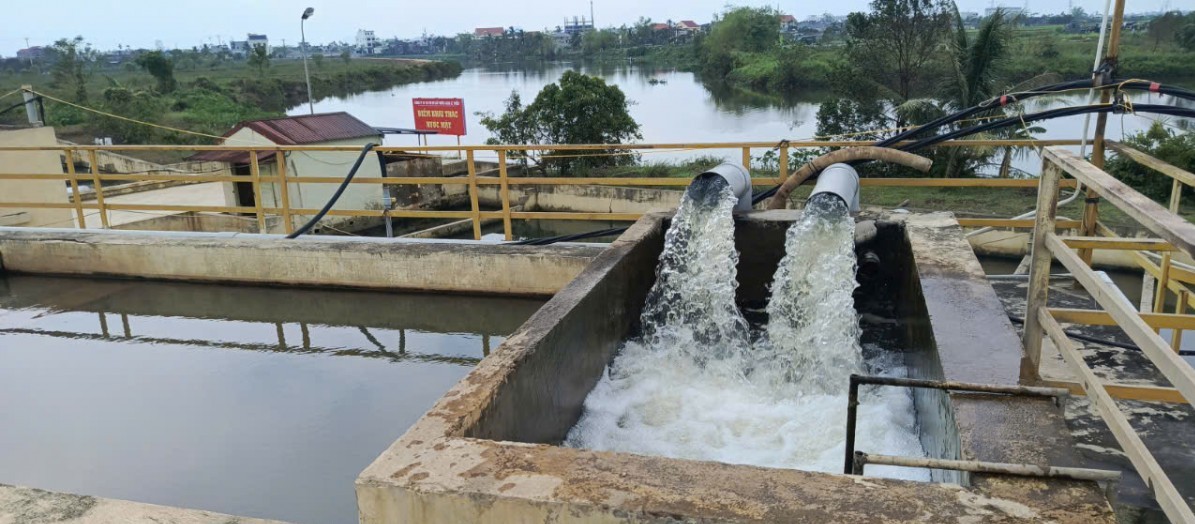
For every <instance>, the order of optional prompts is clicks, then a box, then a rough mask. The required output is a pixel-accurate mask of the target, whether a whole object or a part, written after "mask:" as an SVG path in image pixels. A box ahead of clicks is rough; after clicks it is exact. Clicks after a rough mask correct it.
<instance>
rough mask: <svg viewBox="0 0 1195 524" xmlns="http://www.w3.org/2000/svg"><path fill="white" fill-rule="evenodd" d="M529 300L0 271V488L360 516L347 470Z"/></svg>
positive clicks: (417, 410)
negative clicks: (10, 486)
mask: <svg viewBox="0 0 1195 524" xmlns="http://www.w3.org/2000/svg"><path fill="white" fill-rule="evenodd" d="M540 305H541V302H540V301H538V300H526V299H506V298H481V297H463V296H449V297H444V296H434V295H410V294H397V293H381V292H364V291H343V290H296V289H283V288H267V287H252V286H220V285H199V284H185V283H165V282H150V281H131V280H86V279H79V278H56V277H43V276H15V275H8V276H4V275H0V483H3V484H16V485H26V486H31V487H37V488H42V489H48V490H53V491H63V492H72V493H81V494H87V495H95V496H102V497H111V498H119V499H128V500H134V501H138V502H148V503H154V504H164V505H172V506H183V507H191V508H200V509H206V510H212V511H218V512H223V513H230V514H234V515H244V516H256V517H266V518H274V519H282V520H287V521H293V522H311V523H338V522H340V523H350V522H356V521H357V511H356V499H355V495H354V491H353V482H354V479H355V478H356V476H357V474H358V473H359V472H360V471H361V470H362V469H363V468H364V467H365V466H366V465H367V464H369V462H370V461H371V460H373V458H374V457H375V456H376V455H377V453H378V451H379V450H381V449H385V448H386V447H387V446H388V445H390V443H391V442H393V441H394V439H395V438H397V437H398V436H399V435H401V434H402V433H403V432H404V431H406V429H407V427H408V426H409V425H410V424H412V423H413V422H414V421H415V420H416V419H417V418H418V417H419V416H420V415H421V414H422V413H423V412H424V411H425V410H426V409H427V408H428V407H430V406H431V404H432V403H433V402H434V401H435V400H436V399H437V398H439V397H440V395H441V394H443V392H444V391H445V390H447V389H448V388H449V387H450V386H451V385H452V384H453V383H455V382H456V381H457V380H458V379H460V378H461V377H462V376H464V375H465V373H467V372H468V371H469V370H470V369H471V367H472V366H473V365H474V364H475V363H476V362H478V361H479V360H480V359H481V357H482V356H483V355H484V354H486V353H487V352H488V351H489V349H491V348H495V347H497V345H498V344H499V343H500V342H501V341H502V340H503V339H504V337H505V336H506V335H507V334H509V333H511V332H513V331H514V330H515V329H516V328H517V327H518V326H519V325H520V324H521V323H522V322H523V321H524V320H526V319H527V317H529V316H530V315H531V313H533V312H534V311H535V310H536V309H537V308H538V307H539V306H540Z"/></svg>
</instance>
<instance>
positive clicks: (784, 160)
mask: <svg viewBox="0 0 1195 524" xmlns="http://www.w3.org/2000/svg"><path fill="white" fill-rule="evenodd" d="M779 160H780V179H779V180H777V181H776V183H777V184H783V183H784V181H785V180H788V146H780V159H779Z"/></svg>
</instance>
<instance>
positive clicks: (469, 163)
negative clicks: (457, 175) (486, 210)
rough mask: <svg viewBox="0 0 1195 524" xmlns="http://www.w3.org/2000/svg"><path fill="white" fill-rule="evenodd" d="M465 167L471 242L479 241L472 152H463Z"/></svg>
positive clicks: (475, 177) (479, 233)
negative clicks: (467, 180)
mask: <svg viewBox="0 0 1195 524" xmlns="http://www.w3.org/2000/svg"><path fill="white" fill-rule="evenodd" d="M465 166H466V167H467V168H468V170H469V206H470V207H469V210H470V217H469V218H471V219H472V220H473V240H481V208H480V207H479V205H478V204H477V166H476V165H475V164H474V163H473V150H472V149H470V150H468V151H466V152H465Z"/></svg>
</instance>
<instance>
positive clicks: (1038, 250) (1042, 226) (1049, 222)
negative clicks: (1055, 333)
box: [1021, 160, 1062, 380]
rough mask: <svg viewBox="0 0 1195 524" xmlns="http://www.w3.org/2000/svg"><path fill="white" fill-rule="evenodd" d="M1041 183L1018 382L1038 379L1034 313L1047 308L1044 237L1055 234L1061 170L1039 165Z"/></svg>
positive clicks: (1047, 267)
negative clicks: (1022, 353) (1019, 380)
mask: <svg viewBox="0 0 1195 524" xmlns="http://www.w3.org/2000/svg"><path fill="white" fill-rule="evenodd" d="M1042 164H1043V165H1042V172H1041V180H1040V181H1039V182H1038V186H1037V217H1036V219H1035V221H1034V226H1033V251H1031V252H1030V253H1029V254H1030V257H1031V258H1030V260H1031V262H1030V265H1029V294H1028V296H1027V297H1026V298H1025V334H1024V339H1023V344H1024V346H1025V358H1024V359H1023V360H1022V361H1021V378H1022V379H1027V380H1033V379H1036V378H1038V375H1039V366H1040V364H1041V344H1042V336H1043V335H1044V334H1045V331H1043V330H1042V326H1041V321H1040V320H1039V319H1038V316H1037V312H1038V310H1039V309H1041V308H1045V307H1046V306H1047V303H1046V300H1047V299H1048V298H1049V291H1050V264H1051V262H1053V260H1054V257H1053V256H1052V255H1051V253H1050V248H1049V246H1047V245H1046V237H1047V236H1048V235H1052V234H1054V221H1055V219H1056V218H1057V216H1058V182H1059V180H1060V179H1061V178H1062V170H1061V169H1060V168H1059V167H1058V166H1056V165H1054V164H1053V163H1052V162H1050V161H1049V160H1043V161H1042Z"/></svg>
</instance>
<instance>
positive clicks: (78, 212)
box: [0, 140, 1078, 240]
mask: <svg viewBox="0 0 1195 524" xmlns="http://www.w3.org/2000/svg"><path fill="white" fill-rule="evenodd" d="M1074 143H1078V141H1077V140H956V141H951V142H947V143H944V144H943V145H944V146H946V147H972V146H1025V147H1029V146H1033V147H1040V146H1042V145H1048V144H1074ZM863 144H870V143H869V142H859V141H825V140H811V141H790V142H780V143H775V142H708V143H666V144H532V145H518V144H507V145H489V144H487V145H461V146H409V147H408V146H379V147H377V148H375V150H376V151H378V152H382V153H396V152H403V153H430V152H443V151H463V152H464V153H465V155H462V156H464V157H465V159H464V160H463V161H464V163H465V164H466V170H467V172H468V175H466V176H433V177H357V178H354V179H353V180H351V181H350V183H351V184H357V185H374V186H378V185H381V186H394V185H459V186H466V187H467V191H468V194H469V200H470V209H469V210H468V211H459V212H458V211H438V210H421V209H389V210H383V209H343V208H342V209H334V210H332V211H330V212H329V213H328V214H329V215H331V216H352V217H385V218H387V219H388V218H429V219H445V218H452V219H469V220H471V221H473V233H474V238H475V239H480V237H481V222H482V221H483V220H494V219H501V220H502V222H503V230H504V232H505V236H506V238H507V239H508V240H509V239H512V238H513V232H512V226H511V220H513V219H558V220H618V221H632V220H636V219H638V218H639V217H640V216H641V215H642V213H594V212H541V211H527V210H517V209H516V208H517V207H518V205H517V203H512V202H511V200H510V198H511V197H510V188H511V187H516V186H523V187H527V186H531V187H535V186H568V185H596V186H632V187H684V186H686V185H688V183H689V180H688V179H687V178H645V177H601V178H587V177H548V176H510V175H509V174H508V173H507V169H506V167H507V166H506V161H505V160H506V158H507V156H508V153H511V152H515V151H548V150H550V151H552V152H554V153H559V152H568V151H581V152H584V151H595V152H597V153H596V154H603V153H602V152H603V151H610V150H618V151H626V152H637V151H643V152H650V151H664V150H685V151H701V150H726V149H739V150H741V152H742V161H743V162H744V165H745V166H748V167H750V165H751V162H752V157H751V152H752V150H759V149H767V150H775V151H777V152H778V153H780V155H779V156H780V161H779V162H777V166H776V167H777V168H778V169H777V173H776V176H774V177H757V178H754V179H753V180H752V182H753V185H756V186H761V187H766V186H774V185H777V184H780V183H783V182H784V180H786V179H787V177H788V175H789V166H788V162H787V159H788V156H789V155H788V153H789V151H790V149H791V148H808V147H840V146H851V145H863ZM4 151H60V152H62V154H63V156H64V157H66V159H67V160H68V161H67V162H66V171H67V172H66V173H45V174H40V173H0V180H63V181H66V182H68V183H69V185H70V193H71V198H70V202H69V203H67V202H62V203H59V202H16V201H0V209H5V208H26V209H39V208H40V209H56V208H58V209H73V210H74V215H75V219H74V221H75V222H76V223H77V224H78V227H80V228H84V229H85V228H87V223H86V222H87V216H88V213H85V211H98V214H99V216H100V220H101V223H102V227H104V228H107V227H109V217H108V215H109V212H110V211H140V212H154V211H157V212H178V213H182V212H209V213H212V212H214V213H238V214H246V215H252V216H254V217H255V218H256V222H257V227H258V228H259V231H263V232H264V231H265V229H266V225H267V216H268V215H280V216H281V217H282V224H283V229H284V230H285V232H286V233H290V232H292V231H293V224H292V220H291V218H292V217H294V216H296V215H299V216H303V215H312V214H314V213H315V212H316V211H317V210H314V209H305V208H297V207H292V206H291V202H290V198H289V196H288V193H289V191H288V190H289V188H290V184H296V185H298V186H300V187H302V185H303V184H339V183H342V182H343V178H338V177H334V176H327V177H306V176H294V175H288V174H287V173H286V172H285V169H281V168H280V169H278V170H277V172H276V173H274V174H269V173H263V172H262V170H261V166H260V162H259V159H258V156H259V155H260V154H265V153H274V154H275V155H278V154H281V153H284V152H292V151H293V152H304V151H309V152H315V151H345V152H357V151H358V147H357V146H321V145H260V146H259V145H246V146H225V145H219V146H198V145H192V146H174V145H169V146H167V145H113V146H90V145H76V144H57V145H53V146H3V147H0V152H4ZM98 151H230V152H249V153H251V154H250V155H248V156H249V164H250V173H251V174H250V176H244V175H233V174H231V172H226V173H220V172H213V173H205V174H197V175H182V174H178V173H171V174H165V173H146V174H104V173H100V172H99V165H98V162H97V161H96V154H97V152H98ZM477 152H490V153H494V154H495V155H496V156H497V158H498V159H499V166H498V167H497V168H496V169H493V170H490V171H482V172H479V170H478V168H477V160H476V158H475V157H476V153H477ZM84 154H85V155H87V158H89V162H90V168H91V169H89V170H88V172H79V173H76V172H75V165H74V160H75V159H77V158H79V157H82V156H83V155H84ZM493 174H497V176H492V175H493ZM80 181H87V182H91V183H92V184H93V186H94V188H95V189H94V196H95V198H94V202H87V203H84V202H82V199H81V198H80V195H81V189H80V187H79V186H80V184H79V182H80ZM110 181H130V182H138V181H140V182H182V183H185V182H195V183H199V182H221V183H248V184H250V185H251V188H252V190H253V194H254V205H253V206H241V205H225V206H202V205H167V204H122V203H113V202H107V201H105V199H104V196H105V195H104V187H103V186H102V182H110ZM262 184H273V185H275V186H276V187H277V188H278V189H280V191H279V193H281V196H280V197H279V201H278V204H279V205H276V206H264V205H262V202H261V198H260V195H261V194H262ZM862 185H864V186H869V187H985V188H1030V187H1034V186H1035V185H1036V182H1035V181H1034V180H1031V179H941V178H932V179H929V178H868V179H863V181H862ZM1071 185H1073V183H1072V184H1071ZM482 187H497V188H498V189H499V199H500V200H501V204H502V209H501V211H483V210H481V209H480V207H479V204H478V202H477V201H478V192H479V191H480V188H482ZM959 223H960V225H963V226H964V227H1009V228H1028V227H1031V226H1032V225H1033V221H1031V220H1009V219H987V218H963V219H959ZM1074 226H1075V224H1072V223H1069V222H1060V223H1059V227H1074Z"/></svg>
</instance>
